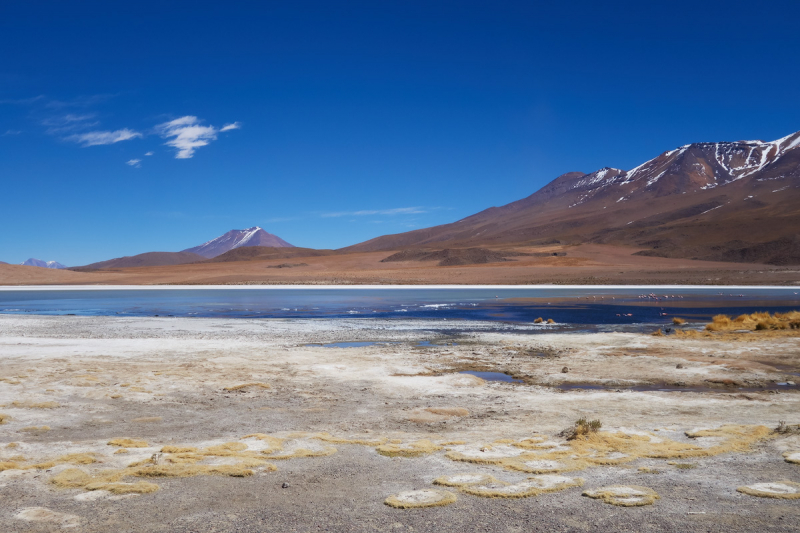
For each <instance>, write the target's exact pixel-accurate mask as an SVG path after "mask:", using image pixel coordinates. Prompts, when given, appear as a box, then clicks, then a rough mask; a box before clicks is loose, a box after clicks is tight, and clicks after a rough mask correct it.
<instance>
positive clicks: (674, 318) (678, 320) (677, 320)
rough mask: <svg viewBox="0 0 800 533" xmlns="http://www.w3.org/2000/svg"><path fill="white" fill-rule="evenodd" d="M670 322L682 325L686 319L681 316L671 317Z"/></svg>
mask: <svg viewBox="0 0 800 533" xmlns="http://www.w3.org/2000/svg"><path fill="white" fill-rule="evenodd" d="M672 323H673V324H675V325H676V326H682V325H684V324H686V320H685V319H683V318H678V317H673V318H672Z"/></svg>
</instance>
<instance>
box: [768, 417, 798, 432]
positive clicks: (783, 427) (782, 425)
mask: <svg viewBox="0 0 800 533" xmlns="http://www.w3.org/2000/svg"><path fill="white" fill-rule="evenodd" d="M773 431H774V432H775V433H778V434H779V435H800V424H787V423H786V421H785V420H779V421H778V427H776V428H775V429H774V430H773Z"/></svg>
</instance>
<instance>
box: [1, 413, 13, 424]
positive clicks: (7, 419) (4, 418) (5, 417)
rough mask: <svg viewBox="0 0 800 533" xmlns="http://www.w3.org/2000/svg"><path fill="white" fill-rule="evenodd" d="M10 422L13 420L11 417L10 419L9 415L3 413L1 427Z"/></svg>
mask: <svg viewBox="0 0 800 533" xmlns="http://www.w3.org/2000/svg"><path fill="white" fill-rule="evenodd" d="M9 420H11V417H10V416H8V415H4V414H3V413H0V426H2V425H3V424H5V423H6V422H8V421H9Z"/></svg>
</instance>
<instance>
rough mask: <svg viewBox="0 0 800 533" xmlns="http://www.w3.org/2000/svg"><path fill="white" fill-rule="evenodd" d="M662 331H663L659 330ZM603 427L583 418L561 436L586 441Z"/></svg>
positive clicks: (595, 421) (596, 422)
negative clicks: (585, 439)
mask: <svg viewBox="0 0 800 533" xmlns="http://www.w3.org/2000/svg"><path fill="white" fill-rule="evenodd" d="M659 331H661V330H659ZM601 427H603V423H602V422H600V421H599V420H591V421H589V420H586V418H585V417H581V418H579V419H578V420H576V421H575V425H574V426H572V427H570V428H567V429H565V430H564V431H562V432H561V433H560V436H562V437H564V438H565V439H567V440H576V439H584V438H586V437H588V436H589V435H591V434H592V433H597V432H598V431H600V428H601Z"/></svg>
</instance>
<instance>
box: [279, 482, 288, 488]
mask: <svg viewBox="0 0 800 533" xmlns="http://www.w3.org/2000/svg"><path fill="white" fill-rule="evenodd" d="M281 488H283V489H288V488H289V484H288V483H286V482H284V483H283V485H281Z"/></svg>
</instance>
